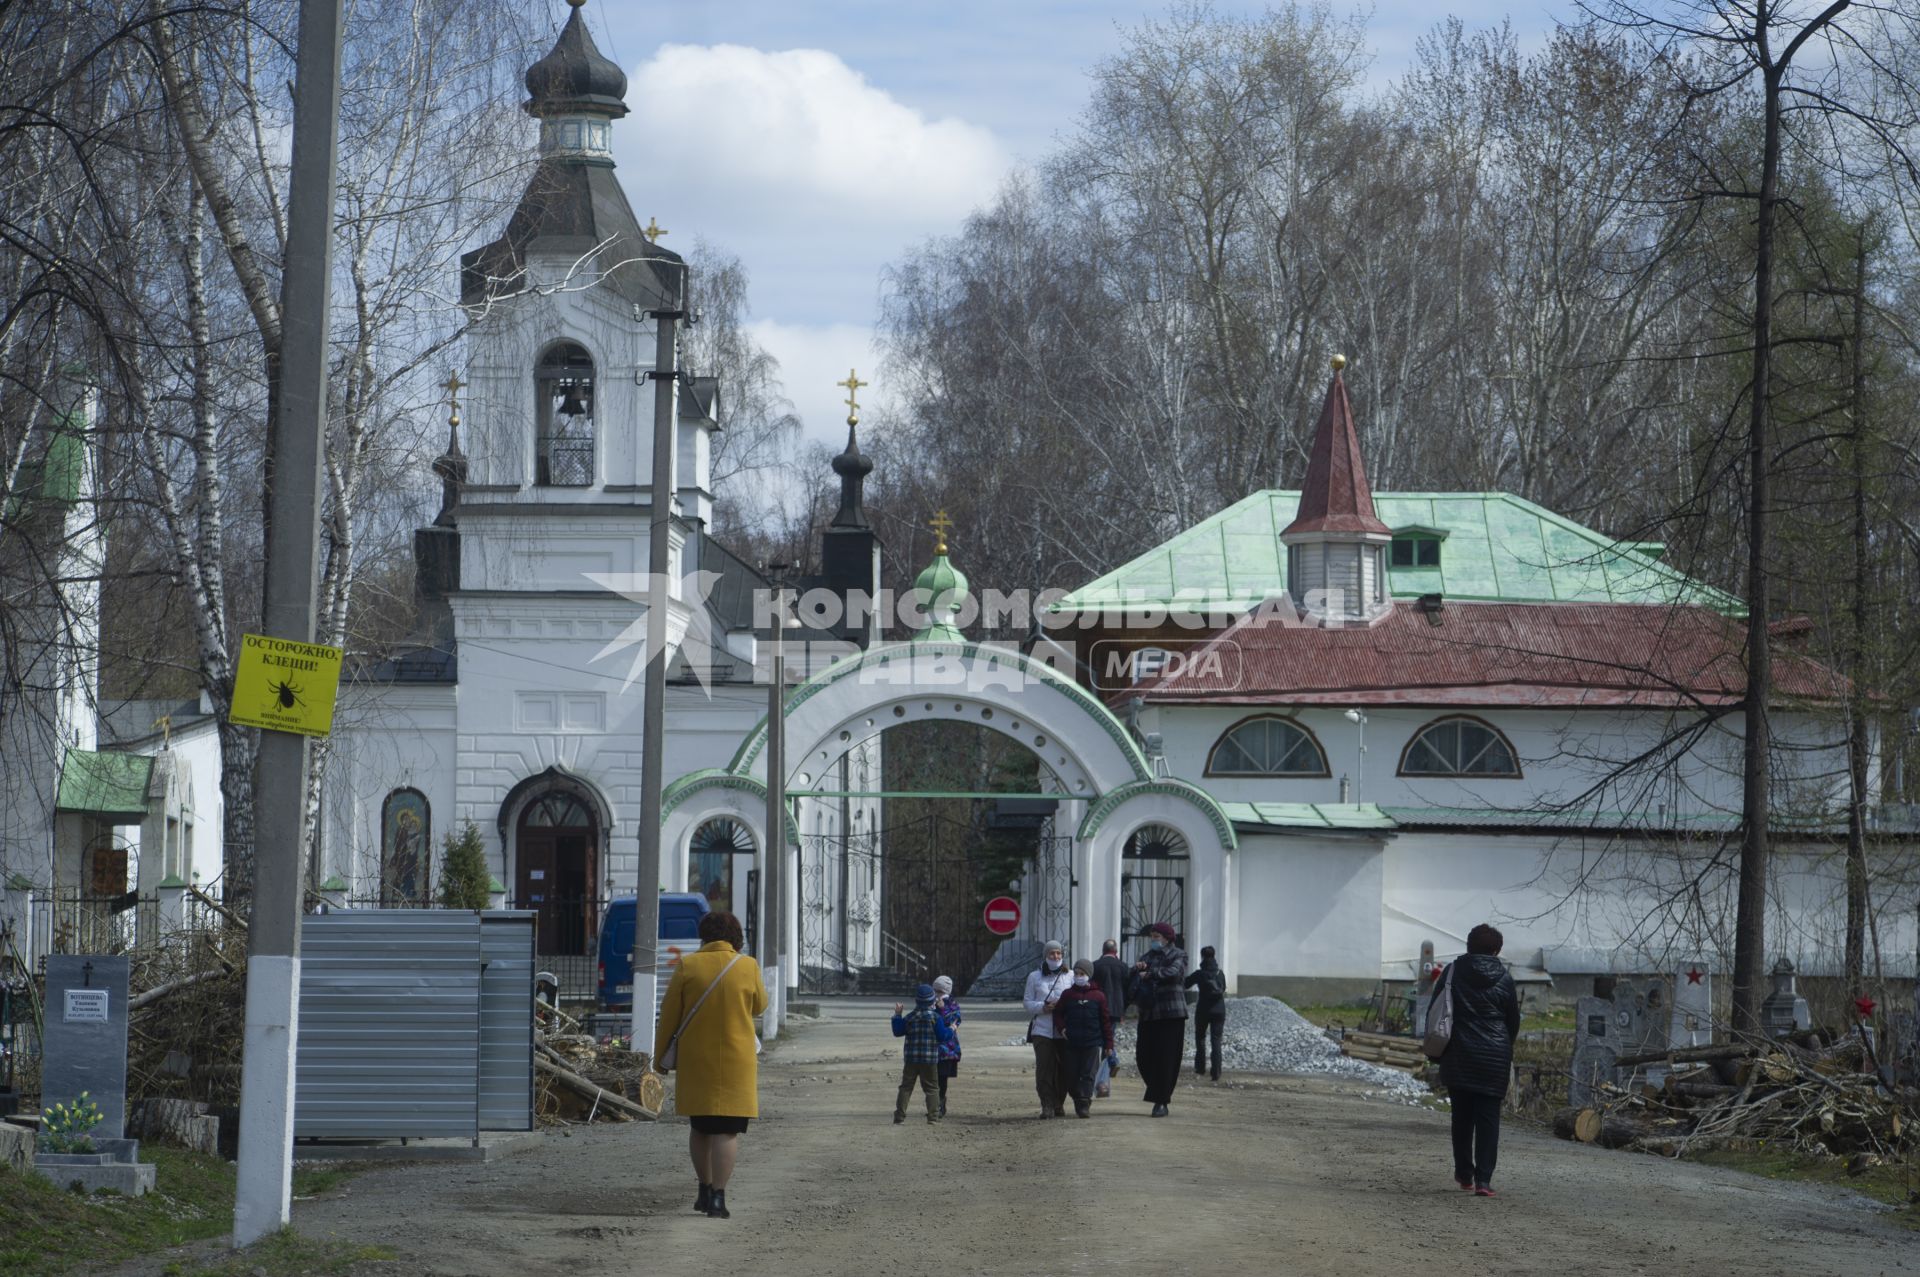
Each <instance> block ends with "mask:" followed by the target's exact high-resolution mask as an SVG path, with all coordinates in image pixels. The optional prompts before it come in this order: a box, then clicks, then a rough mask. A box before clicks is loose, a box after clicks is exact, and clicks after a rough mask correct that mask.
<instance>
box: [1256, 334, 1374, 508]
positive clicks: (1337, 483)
mask: <svg viewBox="0 0 1920 1277" xmlns="http://www.w3.org/2000/svg"><path fill="white" fill-rule="evenodd" d="M1390 531H1391V529H1390V528H1388V527H1387V525H1386V524H1384V523H1382V522H1380V519H1379V517H1378V516H1376V515H1375V514H1374V512H1373V489H1372V488H1370V487H1368V486H1367V467H1366V463H1365V462H1363V461H1362V460H1361V459H1360V436H1359V434H1358V433H1357V432H1356V431H1355V430H1354V428H1353V406H1352V405H1351V404H1349V403H1348V402H1347V383H1346V382H1345V381H1344V380H1342V379H1341V377H1340V373H1339V370H1338V369H1336V370H1335V371H1334V374H1333V381H1332V383H1331V384H1330V385H1328V386H1327V401H1326V403H1325V404H1323V405H1321V408H1320V424H1319V425H1317V426H1315V427H1314V430H1313V450H1312V451H1311V452H1309V453H1308V454H1307V478H1306V482H1304V483H1302V484H1301V485H1300V508H1299V510H1298V512H1296V514H1295V515H1294V519H1293V522H1292V523H1289V524H1288V525H1287V526H1286V529H1285V531H1283V532H1281V534H1280V535H1281V536H1286V535H1287V533H1289V532H1378V533H1381V534H1383V535H1384V534H1386V533H1388V532H1390Z"/></svg>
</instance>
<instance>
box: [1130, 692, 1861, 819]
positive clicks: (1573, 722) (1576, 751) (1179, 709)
mask: <svg viewBox="0 0 1920 1277" xmlns="http://www.w3.org/2000/svg"><path fill="white" fill-rule="evenodd" d="M1345 710H1346V707H1345V706H1330V705H1310V706H1304V707H1301V708H1299V709H1298V710H1296V711H1295V712H1293V713H1292V714H1290V715H1289V716H1290V717H1292V718H1293V719H1295V720H1296V721H1297V722H1299V723H1301V724H1302V725H1303V726H1305V727H1306V728H1307V729H1308V730H1309V731H1311V732H1312V733H1313V734H1314V736H1315V737H1316V738H1318V740H1319V742H1320V745H1321V748H1322V749H1323V750H1324V751H1325V753H1326V756H1327V764H1328V770H1329V771H1330V772H1331V773H1332V774H1331V775H1330V776H1328V777H1326V778H1324V779H1285V778H1274V777H1263V778H1240V777H1228V776H1206V775H1204V772H1205V768H1206V764H1207V758H1208V756H1209V754H1210V752H1211V751H1212V749H1213V746H1214V744H1215V743H1216V742H1217V741H1218V740H1219V738H1220V737H1221V735H1222V734H1223V733H1224V732H1225V731H1226V730H1227V729H1228V728H1229V727H1231V726H1232V725H1233V724H1235V723H1237V722H1239V721H1240V720H1241V719H1243V718H1246V717H1248V716H1250V715H1252V714H1256V713H1266V712H1273V713H1277V714H1286V713H1287V707H1284V706H1275V707H1271V709H1270V710H1269V709H1268V708H1264V707H1254V706H1228V705H1149V706H1146V707H1145V708H1144V710H1143V712H1142V714H1141V730H1142V731H1143V732H1151V731H1158V732H1160V733H1161V734H1162V736H1163V737H1164V740H1165V747H1166V751H1167V759H1168V763H1169V765H1170V767H1171V768H1172V770H1173V774H1174V775H1176V776H1183V777H1187V778H1189V779H1192V780H1194V781H1196V782H1198V783H1199V784H1201V785H1203V786H1204V787H1205V788H1206V789H1207V791H1208V792H1210V793H1211V794H1213V796H1214V797H1215V798H1218V799H1220V800H1221V801H1222V802H1233V801H1241V802H1247V801H1265V802H1317V803H1325V802H1338V801H1339V800H1340V778H1341V777H1342V776H1346V777H1349V778H1351V779H1352V781H1353V782H1354V784H1353V790H1352V798H1353V801H1356V802H1371V803H1379V804H1381V805H1383V806H1398V807H1468V808H1495V809H1500V810H1506V811H1526V810H1529V809H1532V808H1536V807H1540V806H1544V805H1548V804H1570V803H1577V804H1578V805H1579V806H1581V807H1593V808H1601V809H1605V810H1610V811H1611V810H1623V809H1627V810H1636V811H1638V812H1639V813H1640V815H1639V818H1638V819H1637V820H1636V821H1635V822H1634V823H1635V824H1640V825H1647V824H1657V823H1658V822H1659V820H1660V819H1661V818H1662V817H1663V815H1664V814H1670V813H1681V814H1696V815H1697V814H1705V813H1716V812H1718V813H1737V812H1738V811H1739V809H1740V798H1739V793H1740V748H1741V736H1740V732H1739V726H1740V724H1739V722H1738V719H1737V717H1735V718H1733V719H1730V720H1723V721H1722V723H1720V724H1718V725H1715V726H1713V727H1710V728H1708V729H1707V730H1706V731H1705V733H1704V734H1703V735H1702V736H1701V738H1700V739H1699V740H1697V741H1694V742H1692V745H1691V748H1689V749H1687V750H1685V752H1684V753H1683V754H1681V755H1680V756H1679V758H1678V761H1677V763H1676V764H1675V765H1673V766H1670V767H1665V768H1660V769H1649V768H1647V767H1644V766H1642V767H1636V768H1634V769H1633V770H1632V771H1630V772H1629V773H1627V774H1625V775H1624V776H1623V777H1622V778H1621V779H1620V780H1618V781H1615V782H1611V783H1604V784H1602V782H1606V781H1607V778H1608V777H1609V776H1610V775H1613V774H1615V773H1619V772H1620V771H1621V769H1622V768H1623V767H1625V766H1626V764H1627V763H1628V761H1629V760H1631V759H1634V758H1636V757H1637V756H1638V755H1640V754H1641V753H1643V752H1644V751H1645V750H1646V749H1647V748H1648V747H1650V746H1651V745H1653V744H1654V743H1656V742H1658V741H1660V740H1661V739H1663V738H1665V737H1667V736H1670V735H1672V734H1674V733H1675V732H1676V731H1678V730H1680V729H1681V728H1682V727H1684V726H1685V725H1686V724H1687V723H1689V722H1691V721H1692V718H1691V716H1685V715H1673V714H1670V713H1668V712H1667V711H1663V710H1617V709H1592V710H1573V709H1511V708H1485V709H1469V710H1461V711H1455V710H1450V709H1433V708H1412V707H1401V706H1367V707H1366V714H1367V717H1368V722H1367V723H1366V725H1365V727H1364V729H1363V728H1362V727H1360V726H1359V725H1357V724H1354V723H1351V722H1348V721H1347V719H1346V717H1345ZM1457 712H1458V713H1469V714H1471V715H1472V716H1473V717H1476V718H1480V719H1483V720H1485V721H1486V722H1489V723H1491V724H1492V725H1493V726H1495V727H1497V728H1498V729H1499V730H1500V731H1501V732H1503V733H1504V734H1505V735H1506V737H1507V739H1508V740H1509V741H1511V742H1512V744H1513V747H1514V749H1515V751H1516V752H1517V753H1518V755H1519V758H1520V768H1521V773H1522V774H1521V778H1520V779H1518V780H1508V779H1493V778H1482V779H1474V780H1456V779H1447V778H1415V777H1402V776H1398V775H1396V772H1397V771H1398V770H1399V763H1400V756H1401V753H1402V751H1403V750H1404V749H1405V748H1406V745H1407V743H1408V742H1409V741H1410V740H1411V739H1412V738H1413V736H1414V735H1415V733H1417V732H1418V731H1419V730H1420V729H1421V728H1422V727H1424V726H1425V725H1426V724H1428V723H1431V722H1433V721H1434V720H1435V719H1438V718H1442V717H1446V716H1449V715H1451V714H1454V713H1457ZM1773 722H1774V729H1775V733H1776V737H1777V738H1778V739H1779V741H1780V743H1781V746H1782V748H1781V749H1780V750H1779V751H1778V755H1777V756H1778V759H1779V764H1780V769H1781V771H1782V773H1783V774H1784V775H1785V776H1786V779H1784V780H1783V781H1782V786H1783V788H1782V797H1783V801H1784V800H1785V799H1786V798H1787V797H1788V796H1789V795H1792V796H1794V797H1795V798H1796V799H1797V800H1798V802H1799V805H1800V806H1802V807H1803V808H1804V807H1807V806H1818V804H1819V803H1820V802H1821V801H1823V800H1824V801H1825V802H1826V803H1827V805H1828V809H1829V810H1832V809H1834V808H1835V807H1836V806H1838V807H1839V808H1840V809H1842V810H1843V809H1844V800H1843V798H1842V795H1843V794H1844V792H1845V791H1844V787H1845V781H1846V750H1845V741H1844V737H1843V735H1842V728H1841V726H1840V724H1839V723H1838V722H1837V721H1832V720H1826V719H1820V718H1815V717H1813V716H1811V715H1807V714H1799V713H1786V712H1781V713H1778V714H1776V715H1775V716H1774V720H1773ZM1363 742H1364V744H1365V746H1366V753H1365V755H1364V757H1363V756H1362V754H1361V752H1360V747H1361V745H1362V743H1363ZM1597 784H1601V785H1602V787H1601V788H1600V789H1599V790H1598V791H1594V786H1596V785H1597ZM1663 804H1664V807H1663Z"/></svg>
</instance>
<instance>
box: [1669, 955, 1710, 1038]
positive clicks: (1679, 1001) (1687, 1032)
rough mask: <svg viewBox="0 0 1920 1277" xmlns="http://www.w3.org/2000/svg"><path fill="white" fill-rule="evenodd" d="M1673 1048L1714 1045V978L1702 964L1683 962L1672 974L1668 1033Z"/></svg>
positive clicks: (1704, 964) (1705, 965)
mask: <svg viewBox="0 0 1920 1277" xmlns="http://www.w3.org/2000/svg"><path fill="white" fill-rule="evenodd" d="M1667 1038H1668V1040H1669V1043H1670V1044H1671V1045H1673V1046H1676V1047H1681V1046H1707V1045H1709V1044H1711V1043H1712V1041H1713V974H1712V973H1711V972H1710V971H1709V970H1708V969H1707V964H1706V963H1704V962H1683V963H1681V964H1680V966H1679V969H1678V970H1676V971H1675V972H1674V973H1673V1021H1672V1024H1671V1026H1670V1027H1669V1028H1668V1030H1667Z"/></svg>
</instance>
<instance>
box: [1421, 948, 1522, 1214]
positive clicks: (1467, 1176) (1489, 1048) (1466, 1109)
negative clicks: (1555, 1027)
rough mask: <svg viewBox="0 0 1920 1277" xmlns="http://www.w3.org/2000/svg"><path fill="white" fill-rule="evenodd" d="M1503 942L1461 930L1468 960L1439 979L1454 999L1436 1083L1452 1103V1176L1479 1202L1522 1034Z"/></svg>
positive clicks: (1489, 1177)
mask: <svg viewBox="0 0 1920 1277" xmlns="http://www.w3.org/2000/svg"><path fill="white" fill-rule="evenodd" d="M1504 940H1505V937H1503V936H1502V935H1501V934H1500V933H1499V932H1498V931H1497V930H1495V929H1494V928H1493V927H1491V926H1488V925H1487V924H1486V923H1484V922H1483V923H1481V924H1480V925H1479V926H1477V927H1475V928H1474V929H1473V930H1472V931H1469V932H1468V933H1467V955H1466V956H1465V957H1464V958H1461V959H1459V960H1458V961H1456V962H1455V963H1454V964H1453V965H1452V966H1451V967H1449V968H1448V969H1447V972H1446V975H1445V977H1444V978H1445V980H1446V984H1447V995H1448V996H1450V997H1451V998H1452V999H1453V1037H1452V1039H1451V1040H1450V1041H1449V1042H1448V1043H1447V1049H1446V1052H1445V1053H1444V1054H1442V1055H1441V1057H1440V1080H1441V1081H1442V1082H1444V1083H1446V1086H1447V1097H1448V1098H1449V1099H1450V1100H1451V1101H1452V1103H1453V1179H1454V1182H1455V1183H1457V1184H1459V1185H1460V1187H1461V1188H1463V1189H1467V1190H1468V1191H1470V1192H1473V1193H1475V1194H1477V1195H1479V1196H1481V1197H1492V1196H1493V1164H1494V1159H1495V1157H1496V1156H1497V1155H1498V1153H1499V1150H1500V1101H1501V1100H1503V1099H1505V1098H1506V1094H1507V1081H1508V1079H1509V1077H1511V1075H1512V1073H1513V1040H1514V1038H1515V1037H1516V1036H1518V1035H1519V1032H1520V998H1519V995H1518V994H1516V993H1515V992H1514V989H1513V977H1512V976H1511V975H1508V974H1507V966H1506V963H1504V962H1502V961H1500V946H1501V944H1502V943H1503V942H1504Z"/></svg>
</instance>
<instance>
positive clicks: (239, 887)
mask: <svg viewBox="0 0 1920 1277" xmlns="http://www.w3.org/2000/svg"><path fill="white" fill-rule="evenodd" d="M216 708H217V709H218V710H219V713H218V717H217V719H216V721H217V722H218V724H219V733H220V808H221V820H220V835H221V839H222V846H221V861H222V878H223V884H222V885H223V888H224V889H223V891H222V893H221V894H222V896H223V898H224V899H225V900H226V902H227V906H228V907H229V908H231V909H232V910H233V911H234V912H235V913H239V914H243V915H244V914H245V913H246V912H247V910H248V902H249V899H250V898H251V896H252V894H253V764H254V759H255V757H256V756H257V755H258V754H259V752H260V733H259V732H258V731H256V730H255V729H253V728H251V727H238V726H235V725H234V724H232V723H229V722H228V721H227V718H226V713H225V707H224V706H216Z"/></svg>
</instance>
